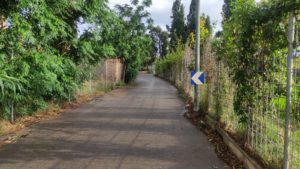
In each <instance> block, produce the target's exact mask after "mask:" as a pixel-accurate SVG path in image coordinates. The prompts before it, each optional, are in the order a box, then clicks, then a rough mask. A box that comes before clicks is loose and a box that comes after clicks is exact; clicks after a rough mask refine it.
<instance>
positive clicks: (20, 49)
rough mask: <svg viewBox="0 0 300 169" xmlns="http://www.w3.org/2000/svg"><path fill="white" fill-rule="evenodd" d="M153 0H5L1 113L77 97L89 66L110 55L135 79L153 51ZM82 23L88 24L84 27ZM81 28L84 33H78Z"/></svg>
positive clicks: (25, 111)
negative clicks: (110, 0) (113, 3)
mask: <svg viewBox="0 0 300 169" xmlns="http://www.w3.org/2000/svg"><path fill="white" fill-rule="evenodd" d="M150 5H151V0H144V1H142V2H139V1H138V0H135V1H133V2H132V4H126V5H124V6H117V7H116V9H115V10H111V9H109V8H108V7H107V1H106V0H92V1H90V0H76V1H71V0H38V1H37V0H19V1H15V0H4V1H1V3H0V18H1V19H0V22H1V23H0V24H1V25H4V23H6V25H7V26H6V28H5V27H1V28H0V91H1V92H0V99H1V100H0V112H1V113H0V117H1V118H5V119H9V118H11V116H12V115H11V112H12V110H13V111H14V112H15V115H14V116H15V117H19V116H25V115H32V114H33V113H34V112H35V111H37V110H38V109H41V108H45V107H46V106H47V103H48V102H49V101H54V102H60V101H64V100H67V99H68V98H69V97H71V98H74V97H75V94H76V92H77V90H78V89H79V88H81V86H82V84H83V82H84V81H86V80H87V79H88V77H89V71H88V70H90V68H91V67H93V66H94V65H96V64H97V63H98V62H100V61H101V60H103V59H105V58H109V57H121V58H123V59H124V61H125V64H126V77H125V78H126V82H130V81H132V80H134V79H135V78H136V76H137V73H138V71H139V69H140V68H141V67H142V65H143V63H144V62H146V61H147V60H149V58H150V55H151V50H152V48H151V43H152V39H151V37H150V36H149V35H148V34H147V27H146V25H145V24H144V23H143V22H142V20H143V19H148V18H149V14H148V13H147V11H146V8H147V7H149V6H150ZM83 26H85V27H88V29H84V32H82V31H83V28H82V27H83ZM79 31H80V32H81V33H79Z"/></svg>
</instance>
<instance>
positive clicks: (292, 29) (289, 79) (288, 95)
mask: <svg viewBox="0 0 300 169" xmlns="http://www.w3.org/2000/svg"><path fill="white" fill-rule="evenodd" d="M294 25H295V17H294V13H293V12H291V13H290V18H289V35H288V43H289V50H288V57H287V88H286V110H285V111H286V112H285V134H284V166H283V168H284V169H289V132H290V113H291V83H292V73H293V70H292V59H293V55H294V35H295V26H294Z"/></svg>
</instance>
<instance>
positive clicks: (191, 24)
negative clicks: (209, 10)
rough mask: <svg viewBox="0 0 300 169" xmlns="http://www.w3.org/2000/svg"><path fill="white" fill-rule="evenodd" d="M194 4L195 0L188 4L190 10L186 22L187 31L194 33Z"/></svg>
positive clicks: (195, 3)
mask: <svg viewBox="0 0 300 169" xmlns="http://www.w3.org/2000/svg"><path fill="white" fill-rule="evenodd" d="M196 5H197V0H192V2H191V5H190V12H189V14H188V16H187V24H188V30H189V33H192V32H193V33H195V31H196V12H197V11H196Z"/></svg>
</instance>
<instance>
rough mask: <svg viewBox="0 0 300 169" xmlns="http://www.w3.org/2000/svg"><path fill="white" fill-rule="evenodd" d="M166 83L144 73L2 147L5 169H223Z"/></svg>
mask: <svg viewBox="0 0 300 169" xmlns="http://www.w3.org/2000/svg"><path fill="white" fill-rule="evenodd" d="M183 107H184V104H183V101H182V100H181V99H179V98H178V96H177V91H176V89H175V88H174V87H172V86H171V85H170V84H168V83H167V82H165V81H163V80H161V79H158V78H155V77H154V76H152V75H147V74H141V75H140V76H139V78H138V79H137V82H136V84H135V85H134V86H131V87H128V88H125V89H118V90H115V91H113V92H110V93H108V94H106V95H105V96H103V97H101V98H98V99H96V100H94V101H92V102H90V103H88V104H86V105H83V106H81V107H80V108H78V109H76V110H73V111H71V112H69V113H65V114H63V115H62V116H61V117H60V118H58V119H55V120H50V121H47V122H43V123H41V124H39V125H36V126H33V127H30V128H29V130H30V131H31V134H30V135H28V136H27V137H26V138H23V139H21V140H19V141H18V142H17V143H14V144H10V145H6V146H4V147H1V148H0V169H86V168H89V169H223V168H229V167H227V166H226V164H224V163H223V162H222V161H221V160H220V159H218V158H217V156H216V154H215V153H214V148H213V146H212V145H211V144H210V143H209V142H208V141H207V138H206V136H205V135H204V134H202V133H201V132H200V131H198V130H197V129H196V128H195V127H194V126H193V125H192V124H190V123H189V122H188V121H187V120H186V119H185V118H184V117H183V116H182V112H183Z"/></svg>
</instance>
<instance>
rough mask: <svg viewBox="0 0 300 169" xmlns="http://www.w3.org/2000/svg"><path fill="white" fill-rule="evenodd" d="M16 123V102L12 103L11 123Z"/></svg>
mask: <svg viewBox="0 0 300 169" xmlns="http://www.w3.org/2000/svg"><path fill="white" fill-rule="evenodd" d="M14 122H15V110H14V102H12V103H11V123H14Z"/></svg>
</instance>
